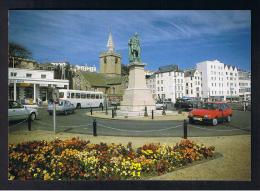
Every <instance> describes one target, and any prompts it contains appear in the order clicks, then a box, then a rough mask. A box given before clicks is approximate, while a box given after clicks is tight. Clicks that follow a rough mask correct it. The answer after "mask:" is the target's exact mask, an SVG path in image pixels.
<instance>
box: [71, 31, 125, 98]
mask: <svg viewBox="0 0 260 191" xmlns="http://www.w3.org/2000/svg"><path fill="white" fill-rule="evenodd" d="M99 61H100V72H99V73H96V72H87V71H86V72H84V71H76V74H75V77H74V78H73V89H79V90H91V91H102V92H103V93H105V94H106V95H107V96H108V100H109V101H110V102H116V103H119V102H120V101H121V100H122V96H123V93H124V90H125V89H126V88H127V85H128V76H122V75H121V55H120V54H119V53H117V52H116V51H115V46H114V42H113V38H112V34H111V33H110V34H109V37H108V42H107V51H105V52H102V53H100V55H99Z"/></svg>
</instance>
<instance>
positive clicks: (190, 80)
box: [184, 69, 202, 99]
mask: <svg viewBox="0 0 260 191" xmlns="http://www.w3.org/2000/svg"><path fill="white" fill-rule="evenodd" d="M184 82H185V96H186V97H189V98H196V99H201V97H202V73H201V72H200V71H199V70H197V69H191V70H186V71H184Z"/></svg>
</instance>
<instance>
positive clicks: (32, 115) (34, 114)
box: [30, 113, 36, 121]
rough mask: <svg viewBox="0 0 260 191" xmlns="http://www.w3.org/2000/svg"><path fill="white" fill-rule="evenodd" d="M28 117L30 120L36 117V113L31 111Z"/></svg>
mask: <svg viewBox="0 0 260 191" xmlns="http://www.w3.org/2000/svg"><path fill="white" fill-rule="evenodd" d="M30 118H31V120H32V121H34V120H35V119H36V113H31V115H30Z"/></svg>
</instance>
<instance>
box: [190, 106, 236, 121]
mask: <svg viewBox="0 0 260 191" xmlns="http://www.w3.org/2000/svg"><path fill="white" fill-rule="evenodd" d="M232 113H233V111H232V109H231V108H230V106H229V105H228V104H227V103H224V102H206V103H203V104H202V107H201V108H199V109H193V110H192V111H190V112H189V116H188V117H189V123H194V122H195V121H201V122H205V123H210V124H212V125H217V124H218V122H220V121H221V122H222V121H224V120H226V121H227V122H230V121H231V117H232Z"/></svg>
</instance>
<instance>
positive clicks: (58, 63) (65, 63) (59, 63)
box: [50, 62, 69, 67]
mask: <svg viewBox="0 0 260 191" xmlns="http://www.w3.org/2000/svg"><path fill="white" fill-rule="evenodd" d="M50 64H52V65H54V66H63V67H65V66H66V65H67V64H69V63H68V62H51V63H50Z"/></svg>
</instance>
